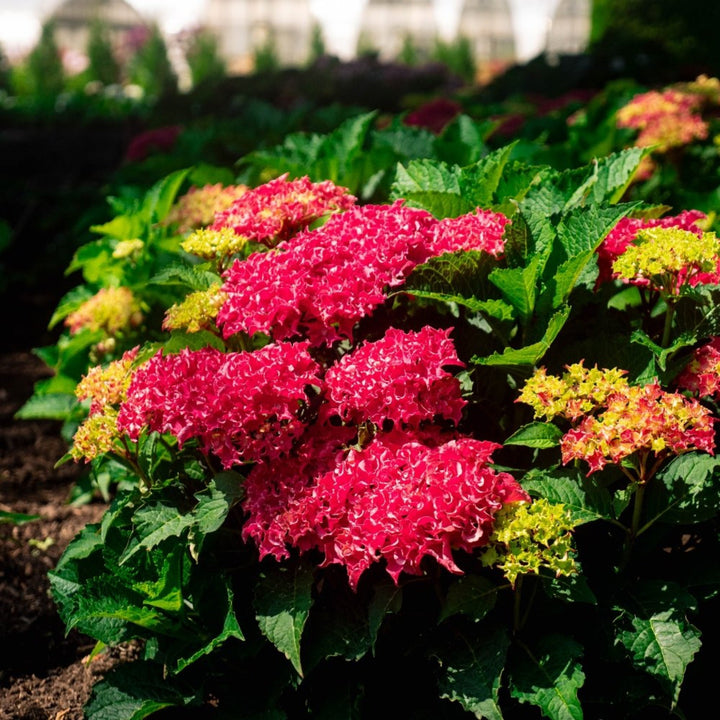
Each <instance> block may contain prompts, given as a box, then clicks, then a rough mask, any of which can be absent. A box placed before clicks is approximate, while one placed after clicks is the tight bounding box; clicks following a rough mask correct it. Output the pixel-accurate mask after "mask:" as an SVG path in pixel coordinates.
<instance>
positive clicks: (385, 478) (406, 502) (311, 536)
mask: <svg viewBox="0 0 720 720" xmlns="http://www.w3.org/2000/svg"><path fill="white" fill-rule="evenodd" d="M438 440H440V436H439V435H438ZM325 447H327V445H326V446H325ZM496 447H498V446H497V445H495V444H494V443H490V442H482V441H479V440H473V439H471V438H457V439H452V440H449V441H447V442H438V443H437V444H428V443H425V442H421V441H420V440H419V439H418V438H417V436H416V435H413V434H409V435H408V434H404V433H401V432H398V431H395V432H391V433H387V434H383V435H379V436H378V437H376V438H375V439H374V440H373V442H372V443H371V444H370V445H369V446H367V447H365V448H363V449H360V450H358V449H351V450H349V451H347V453H342V452H338V451H335V452H326V454H325V455H324V457H323V458H322V462H319V461H318V459H316V462H315V467H314V468H312V467H311V466H310V465H309V464H308V463H307V462H306V463H303V462H302V461H301V460H300V459H299V458H292V459H291V460H289V461H288V462H287V463H273V464H269V463H263V464H261V465H257V466H256V467H255V468H254V469H253V471H252V472H251V474H250V476H249V478H248V481H247V486H246V491H247V499H246V501H245V509H246V510H248V511H249V512H250V514H251V518H250V520H249V521H248V523H247V524H246V525H245V527H244V529H243V534H244V536H245V537H246V538H252V539H253V540H254V541H255V542H256V543H257V545H258V547H259V549H260V554H261V556H266V555H272V556H274V557H276V558H277V559H281V558H283V557H286V556H287V549H286V543H289V544H290V545H293V546H295V547H297V548H299V549H300V550H301V551H307V550H310V549H313V548H317V549H319V550H321V551H322V552H323V553H324V555H325V560H324V563H323V565H331V564H340V565H344V566H345V567H346V568H347V571H348V577H349V581H350V585H351V586H352V587H353V588H356V587H357V584H358V581H359V579H360V576H361V575H362V573H363V572H364V571H365V570H367V569H368V568H369V567H370V566H371V565H373V564H374V563H376V562H379V561H380V560H383V559H384V560H385V561H386V563H387V571H388V573H389V574H390V576H391V577H392V578H393V579H394V580H395V582H397V581H398V577H399V575H400V573H401V572H406V573H410V574H414V575H419V574H422V569H421V563H422V560H423V558H424V557H426V556H429V557H432V558H435V559H436V560H437V562H438V563H439V564H441V565H442V566H444V567H445V568H447V569H448V570H449V571H450V572H455V573H459V572H461V571H460V569H459V568H458V566H457V565H456V564H455V562H454V560H453V558H452V550H453V549H461V550H465V551H468V552H470V551H472V550H473V549H475V548H478V547H482V546H483V545H485V544H487V542H488V540H489V537H490V534H491V532H492V529H493V525H494V517H495V513H496V512H497V511H498V510H499V509H500V508H501V507H502V506H503V505H504V504H505V503H508V502H514V501H520V500H524V501H527V500H529V498H528V496H527V495H526V493H525V492H524V491H523V490H522V488H521V487H520V486H519V485H518V484H517V482H516V481H515V480H514V478H513V477H512V476H511V475H509V474H507V473H503V472H500V473H498V472H495V471H494V470H492V469H491V468H490V467H488V464H489V462H490V458H491V454H492V452H493V450H495V448H496ZM315 457H316V458H317V456H315ZM313 469H315V470H316V471H317V472H316V474H315V475H314V476H313V475H312V474H311V472H312V470H313ZM302 471H305V472H304V473H303V472H302ZM308 471H310V472H308ZM268 495H270V496H271V497H274V499H275V502H274V503H273V502H270V503H268V502H267V498H268ZM269 509H270V510H271V512H270V513H268V510H269ZM278 510H279V511H280V512H278Z"/></svg>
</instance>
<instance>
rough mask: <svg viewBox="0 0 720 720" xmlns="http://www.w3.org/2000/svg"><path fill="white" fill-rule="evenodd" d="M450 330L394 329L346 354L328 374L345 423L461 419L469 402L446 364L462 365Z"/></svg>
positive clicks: (332, 400) (333, 401) (333, 403)
mask: <svg viewBox="0 0 720 720" xmlns="http://www.w3.org/2000/svg"><path fill="white" fill-rule="evenodd" d="M449 333H450V331H449V330H448V331H442V330H435V329H433V328H430V327H425V328H423V329H422V330H420V332H418V333H405V332H403V331H402V330H397V329H395V328H390V329H389V330H388V331H387V332H386V334H385V337H383V338H382V340H378V341H377V342H373V343H367V344H365V345H363V346H360V347H359V348H358V349H357V350H355V351H354V352H352V353H349V354H348V355H345V356H344V357H343V358H342V359H341V360H340V361H339V362H338V363H337V364H336V365H334V366H333V367H331V368H330V369H329V370H328V371H327V374H326V375H325V382H326V384H327V387H328V393H327V394H328V401H329V406H330V408H331V409H332V411H333V412H335V413H336V414H337V415H339V416H340V418H341V420H342V421H343V422H344V423H353V424H358V425H359V424H361V423H363V422H365V421H370V422H373V423H375V424H376V425H381V424H382V423H383V421H384V420H392V421H393V422H394V423H396V424H398V425H401V424H403V425H406V426H410V427H419V425H420V423H421V422H423V421H425V420H432V419H433V417H434V416H435V415H440V416H442V417H443V418H447V419H449V420H452V421H454V422H455V423H458V422H460V418H461V416H462V410H463V407H464V406H465V401H464V400H463V399H462V398H461V397H460V383H459V380H458V379H457V378H456V377H455V376H453V375H451V374H450V373H449V372H447V371H446V370H443V366H444V365H455V366H460V367H462V366H463V363H461V362H460V360H458V357H457V354H456V352H455V347H454V345H453V343H452V340H451V339H450V337H449Z"/></svg>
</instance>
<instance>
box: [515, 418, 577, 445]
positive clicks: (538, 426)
mask: <svg viewBox="0 0 720 720" xmlns="http://www.w3.org/2000/svg"><path fill="white" fill-rule="evenodd" d="M562 436H563V432H562V430H560V428H559V427H557V425H553V424H552V423H546V422H532V423H529V424H527V425H523V426H522V427H521V428H519V429H518V430H516V431H515V432H514V433H513V434H512V435H511V436H510V437H509V438H508V439H507V440H505V442H504V443H503V445H523V446H524V447H531V448H539V449H543V448H551V447H556V446H557V445H559V444H560V438H561V437H562Z"/></svg>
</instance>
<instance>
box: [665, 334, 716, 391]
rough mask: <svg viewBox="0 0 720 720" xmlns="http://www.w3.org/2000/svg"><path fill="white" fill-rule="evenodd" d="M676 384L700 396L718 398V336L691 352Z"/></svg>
mask: <svg viewBox="0 0 720 720" xmlns="http://www.w3.org/2000/svg"><path fill="white" fill-rule="evenodd" d="M676 384H677V386H678V387H679V388H681V389H683V390H689V391H690V392H692V393H697V394H698V395H699V396H700V397H714V398H715V399H716V400H720V337H714V338H712V339H711V340H710V342H708V343H707V344H705V345H703V346H702V347H699V348H698V349H697V350H695V352H694V353H693V357H692V360H691V361H690V363H689V364H688V365H687V367H686V368H685V369H684V370H683V371H682V373H680V375H679V376H678V378H677V380H676Z"/></svg>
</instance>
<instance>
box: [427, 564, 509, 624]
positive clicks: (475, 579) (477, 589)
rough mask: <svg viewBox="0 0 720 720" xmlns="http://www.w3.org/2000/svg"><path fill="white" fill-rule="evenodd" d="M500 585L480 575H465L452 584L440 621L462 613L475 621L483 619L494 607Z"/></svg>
mask: <svg viewBox="0 0 720 720" xmlns="http://www.w3.org/2000/svg"><path fill="white" fill-rule="evenodd" d="M497 592H498V587H497V585H495V583H493V582H491V581H490V580H488V579H487V578H484V577H481V576H479V575H463V576H462V577H460V578H458V579H457V580H456V581H455V582H453V584H452V585H451V586H450V589H449V590H448V593H447V596H446V598H445V602H444V603H443V606H442V610H441V611H440V617H439V622H442V621H443V620H446V619H447V618H449V617H452V616H453V615H457V614H458V613H462V614H463V615H467V616H468V617H470V618H471V619H472V620H473V621H475V622H478V621H480V620H482V619H483V618H484V617H485V616H486V615H487V614H488V613H489V612H490V611H491V610H492V609H493V608H494V607H495V601H496V599H497Z"/></svg>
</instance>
